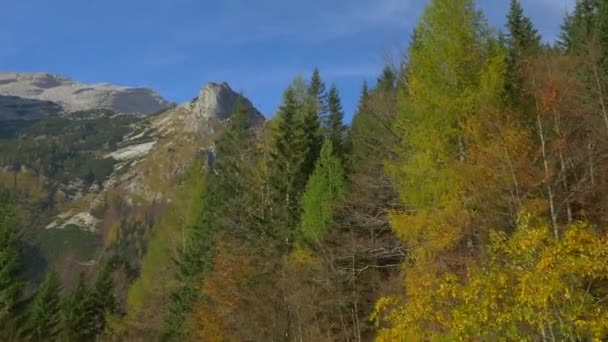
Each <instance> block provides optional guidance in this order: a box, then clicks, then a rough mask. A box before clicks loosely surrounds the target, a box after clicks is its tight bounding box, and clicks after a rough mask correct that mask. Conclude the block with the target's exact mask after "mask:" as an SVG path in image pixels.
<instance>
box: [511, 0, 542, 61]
mask: <svg viewBox="0 0 608 342" xmlns="http://www.w3.org/2000/svg"><path fill="white" fill-rule="evenodd" d="M507 28H508V29H509V32H508V37H509V49H510V50H511V53H512V54H513V56H512V58H517V57H518V56H521V55H522V54H530V53H533V52H535V51H537V50H538V49H540V43H541V37H540V35H539V34H538V30H536V28H535V27H534V24H533V23H532V21H531V20H530V18H528V17H526V16H525V15H524V9H523V7H522V6H521V3H520V1H519V0H511V6H510V8H509V13H508V14H507Z"/></svg>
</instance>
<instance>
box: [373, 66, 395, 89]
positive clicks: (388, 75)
mask: <svg viewBox="0 0 608 342" xmlns="http://www.w3.org/2000/svg"><path fill="white" fill-rule="evenodd" d="M396 86H397V75H395V72H394V71H393V69H392V68H391V67H390V66H389V65H387V66H385V67H384V69H383V70H382V74H380V76H379V77H378V80H377V81H376V89H377V90H378V91H382V92H389V91H392V90H393V89H395V87H396Z"/></svg>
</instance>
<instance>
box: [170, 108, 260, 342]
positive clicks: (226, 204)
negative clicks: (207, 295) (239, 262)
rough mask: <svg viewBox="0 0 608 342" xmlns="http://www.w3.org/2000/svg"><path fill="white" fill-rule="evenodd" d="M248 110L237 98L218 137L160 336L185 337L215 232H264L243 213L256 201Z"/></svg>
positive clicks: (211, 255)
mask: <svg viewBox="0 0 608 342" xmlns="http://www.w3.org/2000/svg"><path fill="white" fill-rule="evenodd" d="M249 114H250V113H249V112H248V110H247V108H246V107H245V106H244V103H243V102H241V101H239V102H237V104H236V106H235V108H234V110H233V113H232V114H231V116H230V123H229V124H228V127H227V128H226V131H225V132H224V134H223V135H222V136H221V137H220V139H219V140H218V142H217V148H216V158H215V161H214V163H213V165H212V166H211V168H210V170H209V174H208V175H207V180H206V181H205V182H204V187H203V189H202V191H201V194H199V196H198V197H199V201H200V202H201V205H200V212H198V213H196V214H195V215H196V218H195V224H194V225H193V226H192V227H190V228H189V233H188V236H187V238H186V241H184V245H185V249H184V250H183V251H182V252H181V253H180V256H179V259H178V260H177V261H178V265H177V279H178V281H179V282H180V285H181V286H180V287H179V289H178V290H177V291H175V292H174V293H173V294H172V295H171V299H170V304H169V309H168V310H169V312H168V314H167V315H166V316H165V322H164V327H163V332H162V334H163V339H167V340H183V339H184V338H186V337H187V336H188V331H187V328H186V327H185V325H184V323H185V321H186V318H187V315H188V314H189V313H190V311H191V310H192V303H193V302H194V301H195V300H197V296H198V292H197V290H196V288H195V286H196V285H197V284H200V281H201V279H203V278H204V277H205V275H206V274H207V273H208V272H209V271H210V270H211V269H212V268H213V258H214V255H215V237H216V233H218V232H219V233H222V234H233V235H236V236H239V237H240V238H244V239H252V238H254V237H257V236H259V235H260V234H261V233H264V232H260V231H257V230H256V229H254V228H257V227H255V225H254V224H252V218H251V217H250V215H248V214H247V213H249V212H251V208H252V207H253V206H255V205H259V204H258V203H256V200H257V198H256V197H255V194H254V192H253V189H252V187H253V185H252V182H253V171H254V168H255V163H256V157H257V154H256V151H255V144H254V139H255V136H254V132H253V131H252V130H251V126H250V123H251V122H250V116H249Z"/></svg>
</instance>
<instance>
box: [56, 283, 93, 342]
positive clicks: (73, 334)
mask: <svg viewBox="0 0 608 342" xmlns="http://www.w3.org/2000/svg"><path fill="white" fill-rule="evenodd" d="M87 297H88V291H87V285H86V279H85V274H84V272H81V273H80V275H79V276H78V282H77V283H76V286H75V287H74V289H72V291H71V292H70V293H69V295H68V296H67V297H66V300H65V301H64V304H63V310H62V311H63V321H64V322H65V325H64V333H65V336H66V338H67V340H69V341H82V340H85V339H86V338H87V334H86V331H85V327H86V326H87V325H88V323H87V316H86V314H87V307H86V305H87V302H86V300H87Z"/></svg>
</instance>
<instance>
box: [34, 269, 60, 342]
mask: <svg viewBox="0 0 608 342" xmlns="http://www.w3.org/2000/svg"><path fill="white" fill-rule="evenodd" d="M60 292H61V282H60V280H59V276H58V275H57V272H55V271H52V272H50V273H49V274H48V276H47V278H46V280H45V281H44V282H43V283H42V285H41V286H40V288H39V289H38V292H37V293H36V297H35V298H34V302H33V304H32V309H31V312H30V319H29V326H30V328H29V330H30V331H31V333H30V334H31V338H32V339H33V340H35V341H52V340H55V339H57V337H58V335H59V332H60V323H61V299H60Z"/></svg>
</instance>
